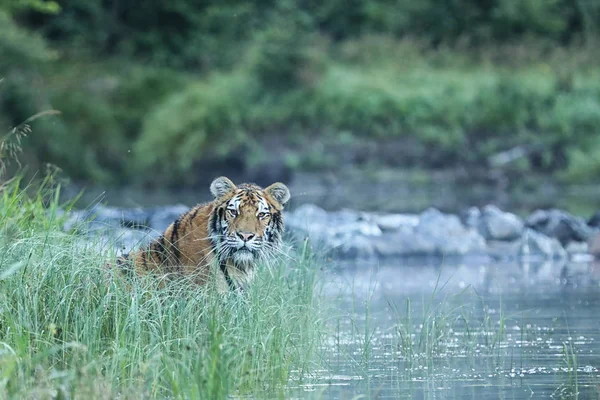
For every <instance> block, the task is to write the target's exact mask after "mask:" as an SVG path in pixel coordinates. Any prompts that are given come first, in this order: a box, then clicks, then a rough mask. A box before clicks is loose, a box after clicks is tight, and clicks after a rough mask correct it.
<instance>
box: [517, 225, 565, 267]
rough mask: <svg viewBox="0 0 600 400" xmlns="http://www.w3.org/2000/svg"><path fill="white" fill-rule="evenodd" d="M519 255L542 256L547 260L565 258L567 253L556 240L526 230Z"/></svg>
mask: <svg viewBox="0 0 600 400" xmlns="http://www.w3.org/2000/svg"><path fill="white" fill-rule="evenodd" d="M520 255H521V256H524V257H527V256H530V255H544V256H545V257H546V258H548V259H561V260H564V259H566V258H567V252H566V251H565V249H564V248H563V246H562V244H561V243H560V242H559V241H558V239H556V238H551V237H548V236H546V235H544V234H543V233H540V232H537V231H534V230H532V229H526V230H525V232H524V233H523V239H522V245H521V251H520Z"/></svg>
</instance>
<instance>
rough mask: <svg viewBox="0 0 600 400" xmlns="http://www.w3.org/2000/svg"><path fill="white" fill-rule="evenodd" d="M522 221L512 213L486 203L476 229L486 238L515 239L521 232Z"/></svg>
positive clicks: (522, 227)
mask: <svg viewBox="0 0 600 400" xmlns="http://www.w3.org/2000/svg"><path fill="white" fill-rule="evenodd" d="M523 229H524V224H523V221H522V220H521V219H520V218H519V217H517V216H516V215H514V214H511V213H508V212H504V211H502V210H500V209H499V208H498V207H496V206H494V205H487V206H485V207H484V209H483V213H482V215H481V217H480V218H479V221H478V223H477V230H478V231H479V233H480V234H481V235H482V236H483V237H484V238H485V239H486V240H508V241H510V240H515V239H518V238H520V237H521V234H522V233H523Z"/></svg>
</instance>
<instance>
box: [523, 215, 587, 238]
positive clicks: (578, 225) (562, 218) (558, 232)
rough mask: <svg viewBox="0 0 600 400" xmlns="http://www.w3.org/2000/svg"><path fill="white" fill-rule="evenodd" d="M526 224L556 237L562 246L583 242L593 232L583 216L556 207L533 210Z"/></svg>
mask: <svg viewBox="0 0 600 400" xmlns="http://www.w3.org/2000/svg"><path fill="white" fill-rule="evenodd" d="M526 225H527V226H528V227H529V228H532V229H535V230H536V231H538V232H541V233H543V234H544V235H546V236H549V237H552V238H556V239H558V241H559V242H560V243H561V244H562V245H563V246H566V245H567V244H568V243H569V242H585V241H587V240H588V239H589V238H590V237H591V236H592V233H593V230H592V228H590V227H589V226H588V225H587V223H586V222H585V221H584V220H583V218H578V217H575V216H573V215H571V214H569V213H567V212H566V211H562V210H557V209H551V210H537V211H535V212H534V213H533V214H531V215H530V216H529V217H528V218H527V221H526Z"/></svg>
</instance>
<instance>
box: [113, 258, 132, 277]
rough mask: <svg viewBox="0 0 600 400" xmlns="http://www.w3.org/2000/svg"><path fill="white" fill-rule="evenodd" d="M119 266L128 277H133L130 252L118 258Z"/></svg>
mask: <svg viewBox="0 0 600 400" xmlns="http://www.w3.org/2000/svg"><path fill="white" fill-rule="evenodd" d="M117 266H118V267H119V271H120V272H121V273H123V274H124V275H126V276H127V277H128V278H131V277H133V268H131V261H130V260H129V254H124V255H123V256H121V257H119V258H117Z"/></svg>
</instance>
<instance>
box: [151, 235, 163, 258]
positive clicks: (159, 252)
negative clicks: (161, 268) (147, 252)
mask: <svg viewBox="0 0 600 400" xmlns="http://www.w3.org/2000/svg"><path fill="white" fill-rule="evenodd" d="M152 248H153V251H154V253H156V257H157V258H158V261H159V263H160V264H161V265H162V264H163V263H164V262H165V250H166V249H165V237H164V236H162V235H161V236H160V237H159V238H158V240H157V241H155V242H154V243H152Z"/></svg>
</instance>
